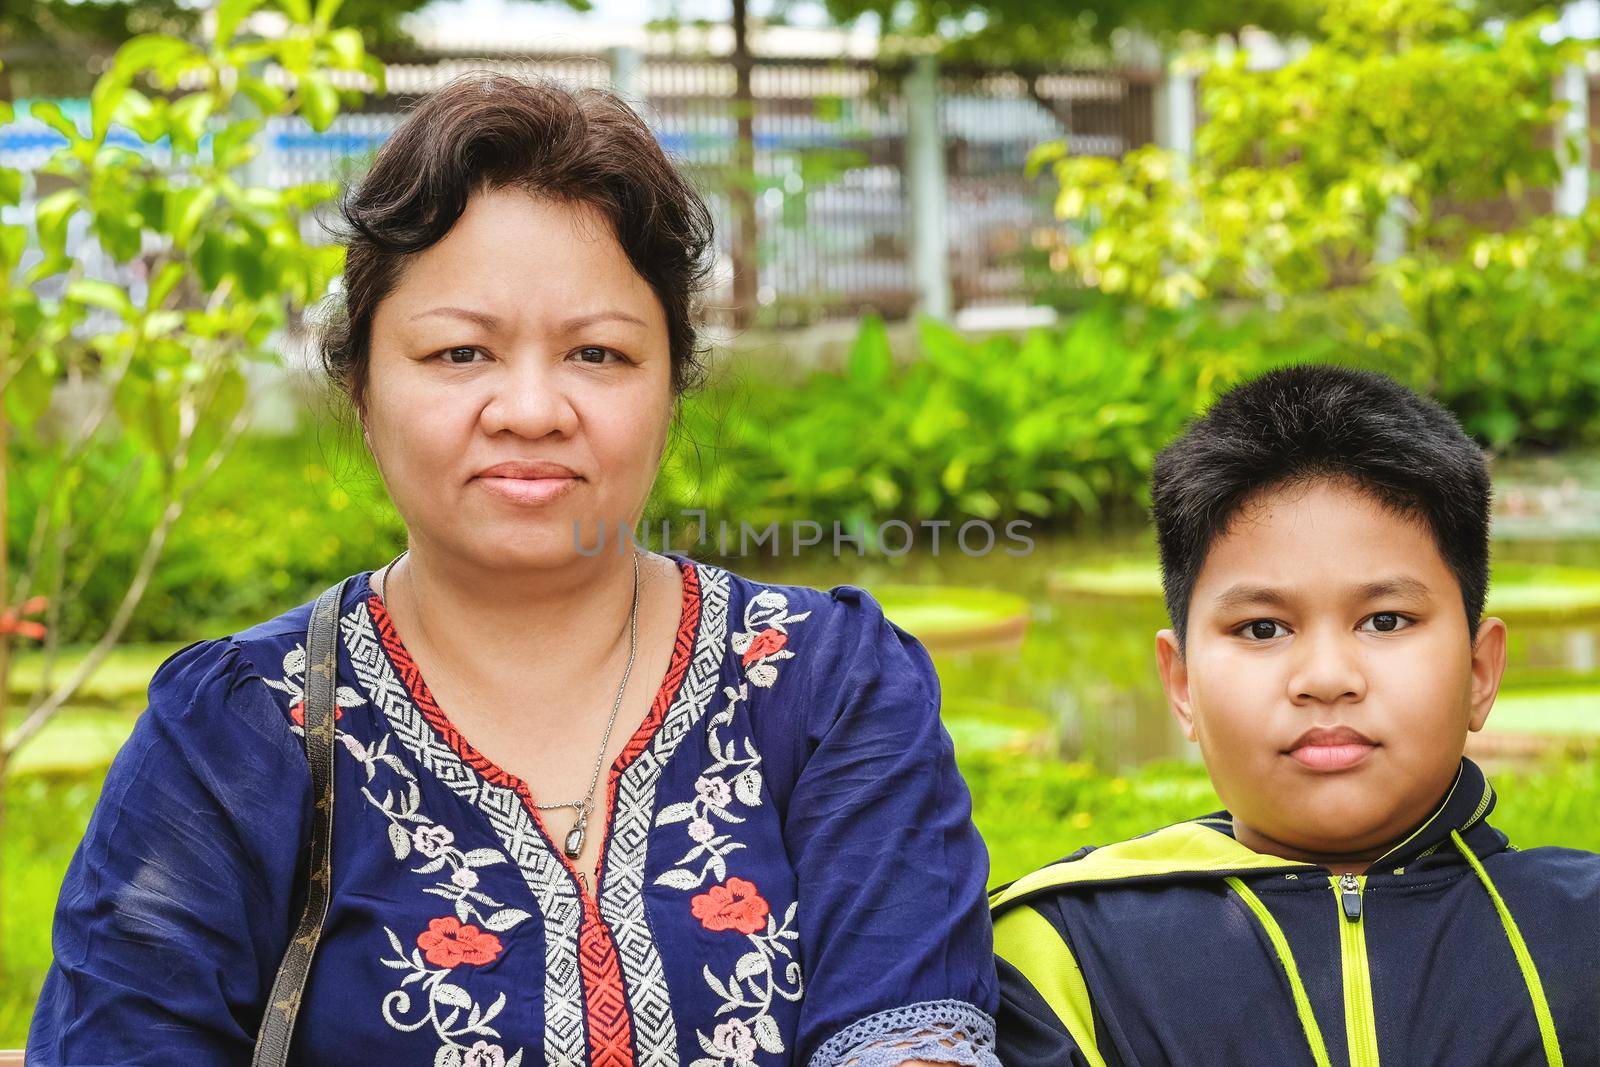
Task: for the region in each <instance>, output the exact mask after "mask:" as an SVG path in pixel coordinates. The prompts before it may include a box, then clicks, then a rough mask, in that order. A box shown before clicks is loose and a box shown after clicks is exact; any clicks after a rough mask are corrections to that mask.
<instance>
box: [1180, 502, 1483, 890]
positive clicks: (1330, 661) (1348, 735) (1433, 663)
mask: <svg viewBox="0 0 1600 1067" xmlns="http://www.w3.org/2000/svg"><path fill="white" fill-rule="evenodd" d="M1469 637H1470V635H1469V634H1468V629H1467V620H1466V612H1465V610H1464V609H1463V607H1462V602H1461V587H1460V585H1459V584H1458V583H1457V581H1456V579H1455V576H1454V575H1453V574H1452V573H1451V572H1450V569H1449V568H1448V567H1447V566H1446V565H1445V562H1444V559H1443V557H1441V556H1440V554H1439V550H1438V547H1437V546H1436V545H1435V543H1434V539H1433V536H1432V534H1431V533H1430V532H1429V530H1428V528H1427V526H1426V525H1425V524H1424V523H1423V522H1422V521H1421V520H1413V519H1411V518H1408V517H1406V516H1404V515H1402V514H1400V513H1397V512H1395V511H1393V510H1391V509H1389V508H1387V507H1385V506H1384V505H1382V504H1381V503H1379V502H1378V501H1376V500H1375V499H1374V498H1373V497H1371V496H1369V495H1367V494H1365V493H1362V492H1360V491H1359V490H1356V489H1353V488H1351V487H1349V486H1348V485H1346V484H1344V483H1339V482H1332V481H1317V482H1312V483H1309V484H1301V485H1298V486H1290V487H1286V488H1283V489H1279V490H1274V491H1269V492H1267V493H1265V494H1263V495H1262V496H1260V497H1259V498H1257V499H1256V500H1255V501H1254V502H1252V503H1250V504H1248V505H1246V507H1245V508H1243V509H1242V510H1241V511H1240V512H1239V513H1238V514H1237V515H1235V516H1234V518H1233V521H1232V522H1231V523H1230V525H1229V527H1228V529H1227V530H1226V532H1225V533H1224V534H1223V535H1222V536H1220V537H1218V538H1217V539H1216V540H1215V541H1213V542H1212V545H1211V549H1210V552H1209V554H1208V555H1207V556H1206V560H1205V563H1204V565H1203V566H1202V568H1201V570H1200V574H1199V576H1198V578H1197V580H1196V583H1195V587H1194V592H1193V595H1192V597H1191V599H1190V602H1189V617H1188V641H1187V646H1188V647H1187V649H1186V650H1185V652H1184V653H1182V654H1180V652H1179V649H1178V643H1177V637H1176V635H1175V634H1174V633H1173V631H1171V630H1162V631H1161V632H1160V634H1158V635H1157V638H1156V654H1157V659H1158V661H1159V664H1160V667H1161V676H1162V682H1163V685H1164V686H1165V688H1166V691H1167V698H1168V700H1169V702H1170V703H1171V705H1172V711H1173V714H1174V715H1175V716H1176V717H1177V720H1178V722H1179V724H1180V725H1181V726H1182V727H1183V730H1184V732H1185V734H1186V735H1187V736H1188V738H1189V740H1191V741H1196V742H1198V743H1199V745H1200V752H1201V755H1202V756H1203V757H1204V759H1205V763H1206V768H1207V769H1208V770H1209V772H1210V774H1211V781H1212V783H1213V784H1214V785H1215V786H1216V790H1217V794H1218V796H1220V797H1221V798H1222V802H1223V803H1224V804H1225V805H1226V806H1227V808H1228V810H1229V811H1230V812H1232V813H1233V816H1234V820H1235V828H1236V832H1237V833H1238V835H1239V839H1240V841H1241V842H1243V843H1244V844H1247V845H1249V846H1250V847H1252V848H1255V849H1256V850H1257V851H1263V852H1269V853H1272V854H1276V855H1285V856H1288V857H1289V858H1298V859H1307V860H1310V861H1311V862H1323V861H1330V862H1331V861H1335V860H1337V859H1338V858H1339V857H1346V858H1348V860H1350V861H1352V862H1354V861H1359V860H1361V859H1370V858H1374V857H1376V856H1378V855H1381V854H1382V853H1383V852H1384V851H1385V850H1386V849H1387V848H1388V847H1389V846H1390V845H1391V844H1392V843H1394V842H1395V841H1397V840H1399V839H1400V838H1402V837H1403V836H1404V835H1405V834H1406V833H1407V832H1409V831H1410V830H1411V829H1412V828H1413V827H1415V826H1416V825H1417V824H1418V823H1420V822H1422V821H1423V820H1424V819H1426V818H1427V817H1428V816H1429V815H1430V814H1432V812H1433V809H1434V808H1435V806H1437V804H1438V803H1439V801H1440V799H1441V798H1442V797H1443V796H1444V793H1445V790H1447V789H1448V788H1449V786H1450V783H1451V781H1452V780H1453V779H1454V777H1455V773H1456V768H1457V766H1458V764H1459V762H1460V758H1461V753H1462V750H1463V749H1464V748H1465V745H1466V737H1467V731H1468V730H1478V729H1481V728H1482V727H1483V723H1484V720H1485V719H1487V718H1488V715H1489V708H1490V706H1491V705H1492V704H1493V703H1494V697H1495V692H1496V690H1497V689H1498V688H1499V685H1500V676H1501V673H1502V672H1503V671H1504V669H1505V625H1504V623H1502V622H1501V621H1500V620H1499V619H1493V618H1490V619H1485V620H1484V621H1483V624H1482V626H1481V627H1480V628H1479V631H1478V639H1477V642H1476V644H1475V645H1474V643H1473V642H1472V641H1471V640H1470V639H1469Z"/></svg>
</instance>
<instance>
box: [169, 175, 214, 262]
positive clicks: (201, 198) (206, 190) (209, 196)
mask: <svg viewBox="0 0 1600 1067" xmlns="http://www.w3.org/2000/svg"><path fill="white" fill-rule="evenodd" d="M216 199H217V190H216V187H215V186H212V185H191V186H186V187H184V188H182V189H172V190H169V191H168V193H167V204H166V226H167V229H168V231H170V232H171V234H172V240H173V242H174V243H175V244H177V245H178V246H179V247H180V248H182V247H186V246H187V245H188V244H189V242H190V241H191V240H193V239H194V234H195V230H196V229H198V228H199V226H200V221H201V220H202V219H203V218H205V214H206V212H207V211H208V210H210V208H211V205H212V204H213V203H215V202H216Z"/></svg>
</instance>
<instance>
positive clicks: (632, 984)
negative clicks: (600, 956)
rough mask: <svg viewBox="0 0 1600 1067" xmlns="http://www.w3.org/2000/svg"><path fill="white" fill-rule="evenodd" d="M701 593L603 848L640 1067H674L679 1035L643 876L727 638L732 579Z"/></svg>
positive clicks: (610, 916) (603, 888)
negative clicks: (668, 770)
mask: <svg viewBox="0 0 1600 1067" xmlns="http://www.w3.org/2000/svg"><path fill="white" fill-rule="evenodd" d="M694 568H695V574H696V577H697V578H698V580H699V588H700V618H699V623H698V628H697V632H696V635H695V644H694V653H693V657H692V659H691V660H690V661H689V667H688V669H687V670H686V671H685V672H684V676H683V679H682V681H681V682H680V684H679V688H678V693H677V697H676V699H674V701H673V703H672V707H671V708H669V709H668V710H667V713H666V716H665V717H664V718H663V719H662V722H661V725H660V726H659V727H658V728H657V729H656V732H655V736H654V737H653V738H651V741H650V744H649V746H648V747H646V748H645V750H644V751H643V752H641V753H640V754H639V755H638V757H637V758H636V759H634V761H633V762H632V763H630V764H629V765H628V767H627V769H626V770H624V771H623V772H622V776H621V778H620V780H619V781H618V782H617V801H616V807H615V809H614V811H613V813H612V824H611V833H610V836H609V837H608V838H607V841H606V866H605V875H604V878H603V879H602V881H601V883H600V894H601V895H600V901H599V904H600V913H601V915H602V917H603V918H604V919H605V921H606V924H607V925H608V926H610V927H611V933H612V936H613V937H614V938H615V940H616V945H617V956H618V960H619V962H620V963H621V964H622V966H623V969H624V972H625V973H626V974H627V977H628V981H627V983H626V985H627V992H628V1010H629V1013H630V1014H631V1015H632V1016H633V1026H634V1049H635V1053H636V1055H637V1062H638V1064H639V1067H677V1064H678V1030H677V1025H676V1024H675V1023H674V1021H673V1018H672V1002H671V998H670V992H669V990H668V987H667V979H666V973H665V970H664V969H663V967H662V965H661V956H660V953H659V951H658V950H657V947H656V942H655V938H654V936H653V935H652V934H651V932H650V927H649V924H648V923H647V921H646V919H645V905H644V875H645V861H646V854H647V848H648V845H649V839H650V829H651V825H652V817H653V816H654V813H655V806H656V787H657V785H658V784H659V782H660V780H661V771H662V768H664V767H665V766H666V765H667V763H668V762H669V761H670V760H671V759H672V756H673V754H674V753H675V752H676V751H677V750H678V746H679V745H680V744H681V743H682V742H683V739H684V738H685V737H687V736H689V732H690V731H691V730H692V729H694V727H695V725H696V724H697V723H699V721H700V720H701V718H703V717H704V715H705V711H706V709H707V708H708V707H709V706H710V705H711V699H712V697H713V696H714V695H715V694H716V688H717V682H718V679H719V677H720V676H721V673H722V663H723V659H724V657H725V655H726V652H725V649H726V646H725V645H724V644H723V642H724V641H725V640H726V639H727V636H728V586H729V576H728V572H727V571H725V570H722V569H721V568H718V567H713V566H711V565H709V564H704V563H696V564H694Z"/></svg>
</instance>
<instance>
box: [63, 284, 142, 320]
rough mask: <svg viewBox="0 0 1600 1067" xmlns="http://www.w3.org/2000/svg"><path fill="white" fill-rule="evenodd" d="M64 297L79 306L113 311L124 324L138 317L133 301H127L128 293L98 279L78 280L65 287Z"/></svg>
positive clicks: (118, 286) (120, 287)
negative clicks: (84, 305) (83, 305)
mask: <svg viewBox="0 0 1600 1067" xmlns="http://www.w3.org/2000/svg"><path fill="white" fill-rule="evenodd" d="M66 296H67V299H68V300H75V301H77V302H78V303H80V304H87V305H89V306H90V307H98V308H105V309H106V310H107V311H114V312H116V313H117V314H118V315H120V316H121V317H122V319H123V321H125V322H131V321H133V319H134V318H136V317H137V316H138V311H137V310H135V308H134V306H133V301H132V300H129V299H128V293H127V291H126V290H124V289H123V288H122V286H120V285H114V284H112V283H111V282H107V281H102V280H100V279H98V278H78V279H77V280H75V281H74V282H73V283H72V284H71V285H69V286H67V293H66Z"/></svg>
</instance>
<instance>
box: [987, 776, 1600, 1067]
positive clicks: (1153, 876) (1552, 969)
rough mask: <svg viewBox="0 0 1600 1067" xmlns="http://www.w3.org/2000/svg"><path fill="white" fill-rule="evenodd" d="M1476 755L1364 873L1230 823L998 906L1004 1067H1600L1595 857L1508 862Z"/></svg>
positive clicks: (1150, 841)
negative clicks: (1265, 846) (1345, 872)
mask: <svg viewBox="0 0 1600 1067" xmlns="http://www.w3.org/2000/svg"><path fill="white" fill-rule="evenodd" d="M1493 807H1494V791H1493V789H1491V788H1490V786H1489V784H1488V782H1487V781H1486V780H1485V779H1484V776H1483V773H1482V772H1481V771H1480V770H1479V769H1478V767H1477V766H1476V765H1475V764H1474V763H1473V762H1472V761H1471V760H1466V759H1463V760H1462V764H1461V770H1460V772H1459V774H1458V775H1457V777H1456V781H1455V784H1454V785H1453V786H1452V788H1451V790H1450V792H1449V794H1448V795H1447V796H1446V797H1445V799H1444V801H1443V802H1442V803H1441V804H1440V806H1439V807H1438V809H1437V810H1436V811H1435V813H1434V814H1433V815H1432V816H1431V817H1430V818H1429V819H1428V820H1427V821H1426V822H1425V823H1423V825H1422V826H1421V827H1420V828H1418V829H1417V830H1416V831H1415V832H1414V833H1413V834H1411V835H1410V836H1409V837H1408V838H1407V839H1406V840H1404V841H1403V842H1401V843H1400V844H1398V845H1397V846H1396V847H1395V848H1393V849H1391V850H1390V851H1389V852H1388V853H1387V854H1385V855H1384V856H1382V857H1381V858H1380V859H1378V860H1377V861H1376V862H1374V863H1373V864H1372V865H1371V866H1370V867H1369V868H1368V870H1367V873H1366V874H1364V875H1361V876H1344V877H1342V878H1341V877H1335V876H1333V875H1331V874H1330V873H1329V871H1328V870H1327V869H1326V868H1324V867H1319V866H1315V865H1313V864H1307V863H1295V862H1291V861H1289V860H1283V859H1279V858H1277V857H1273V856H1264V855H1261V854H1259V853H1256V852H1254V851H1251V850H1250V849H1248V848H1246V847H1244V846H1243V845H1241V844H1239V843H1238V842H1237V841H1235V840H1234V838H1233V836H1232V820H1231V818H1230V816H1229V815H1228V813H1227V812H1217V813H1215V814H1212V815H1208V816H1204V817H1202V818H1200V819H1196V820H1193V821H1191V822H1186V823H1178V824H1176V825H1174V826H1169V827H1166V828H1164V829H1162V830H1158V831H1155V832H1153V833H1151V834H1146V835H1144V836H1143V837H1138V838H1134V839H1132V840H1130V841H1124V842H1121V843H1119V844H1116V845H1111V846H1107V847H1104V848H1085V849H1082V850H1080V851H1078V852H1076V853H1074V854H1073V855H1071V856H1069V857H1067V858H1066V859H1065V860H1062V861H1060V862H1059V863H1056V864H1053V865H1051V866H1049V867H1046V868H1044V869H1043V870H1040V871H1036V872H1034V873H1033V874H1031V875H1028V876H1027V877H1025V878H1022V879H1020V880H1018V881H1016V882H1014V883H1012V884H1011V885H1009V886H1004V887H1002V888H1001V889H999V890H996V891H995V893H994V894H993V896H992V898H991V907H992V910H993V913H994V916H995V949H996V952H997V953H998V955H999V957H1000V962H999V971H1000V982H1001V1006H1000V1015H999V1017H998V1026H999V1053H1000V1059H1001V1062H1002V1063H1003V1064H1007V1065H1011V1067H1025V1065H1029V1064H1049V1065H1051V1067H1065V1065H1081V1067H1093V1065H1099V1064H1105V1065H1118V1064H1120V1065H1134V1064H1137V1065H1139V1067H1157V1065H1166V1064H1171V1065H1180V1064H1181V1065H1193V1067H1219V1065H1235V1064H1273V1065H1277V1067H1296V1065H1301V1064H1305V1065H1313V1067H1314V1065H1320V1064H1328V1065H1333V1064H1338V1065H1343V1064H1350V1065H1352V1067H1368V1065H1376V1064H1378V1063H1379V1062H1380V1060H1381V1062H1382V1063H1384V1064H1387V1065H1391V1067H1435V1065H1438V1067H1478V1065H1484V1067H1488V1065H1493V1067H1506V1065H1520V1064H1529V1065H1540V1067H1542V1065H1546V1064H1565V1065H1567V1067H1573V1065H1584V1067H1593V1065H1597V1064H1600V855H1595V854H1593V853H1588V852H1579V851H1576V850H1574V849H1566V848H1535V849H1530V850H1528V851H1526V852H1523V851H1519V850H1517V849H1515V848H1513V847H1511V846H1510V844H1509V843H1508V842H1507V839H1506V837H1505V835H1504V834H1502V833H1501V832H1500V831H1499V830H1496V829H1495V828H1494V827H1492V826H1490V825H1489V823H1488V822H1487V821H1486V816H1488V814H1489V813H1490V811H1491V810H1492V809H1493Z"/></svg>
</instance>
